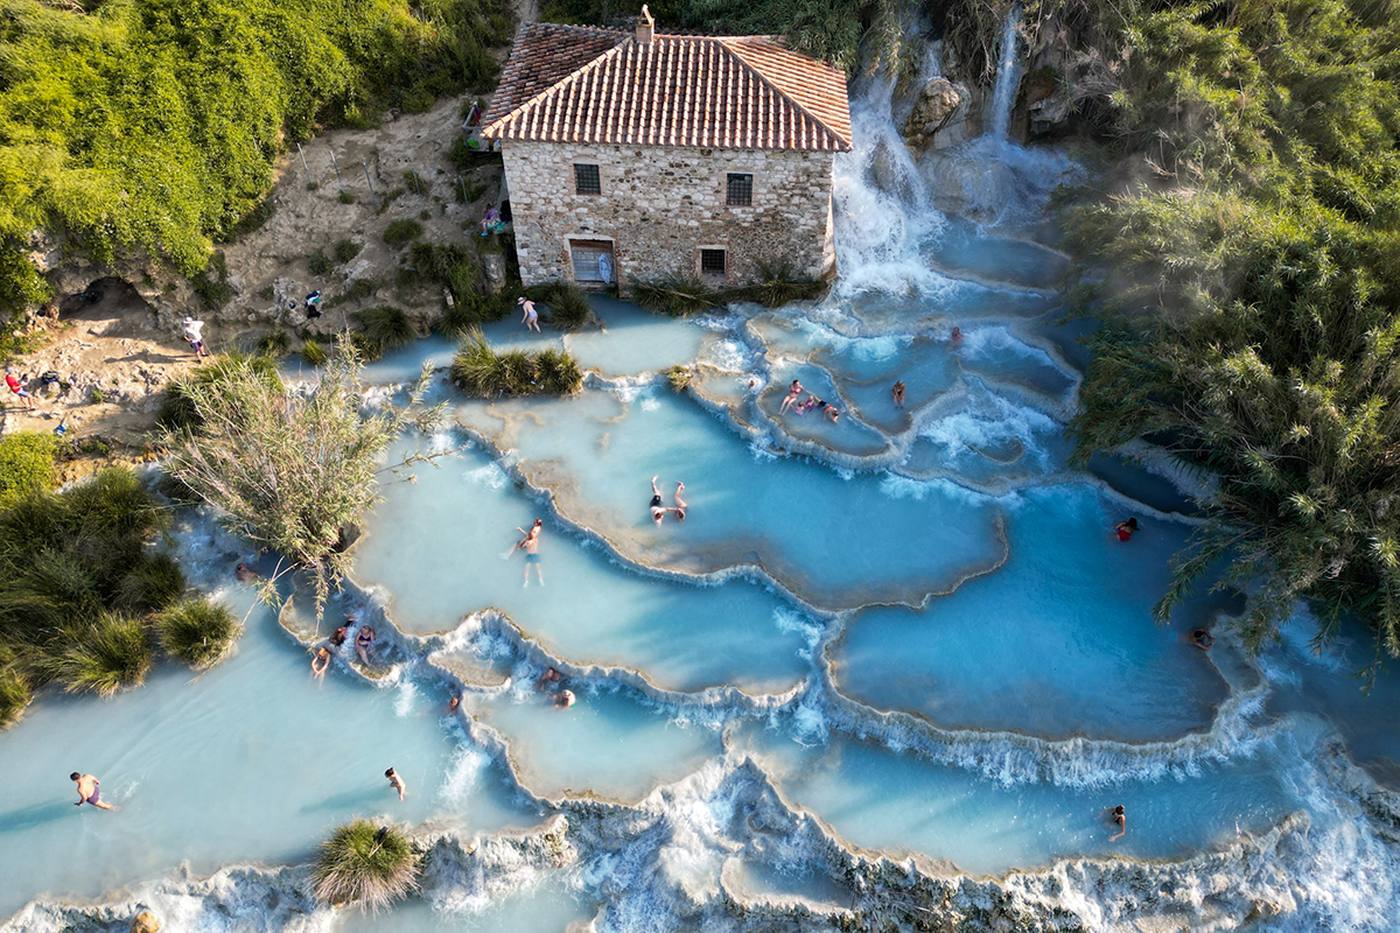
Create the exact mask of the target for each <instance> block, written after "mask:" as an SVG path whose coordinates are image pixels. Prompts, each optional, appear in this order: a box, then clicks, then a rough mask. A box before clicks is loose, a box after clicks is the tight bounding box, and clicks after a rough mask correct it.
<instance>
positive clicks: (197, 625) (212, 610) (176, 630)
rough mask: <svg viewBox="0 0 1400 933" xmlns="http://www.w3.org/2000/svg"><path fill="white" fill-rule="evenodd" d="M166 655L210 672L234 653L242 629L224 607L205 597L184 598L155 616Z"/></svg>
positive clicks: (196, 668) (198, 669)
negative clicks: (230, 653)
mask: <svg viewBox="0 0 1400 933" xmlns="http://www.w3.org/2000/svg"><path fill="white" fill-rule="evenodd" d="M155 622H156V630H157V631H158V632H159V633H160V645H161V647H162V648H164V649H165V653H166V654H168V655H170V656H171V657H175V658H179V659H180V660H181V661H184V662H185V663H186V664H188V665H189V666H190V667H192V668H194V669H195V670H197V671H204V670H208V669H209V668H211V667H213V666H214V665H215V664H218V663H219V662H220V661H222V660H223V659H224V658H225V657H227V656H228V654H229V652H230V651H231V650H233V645H234V643H235V642H236V641H237V640H238V637H239V636H240V635H241V634H243V626H242V625H241V624H240V623H239V622H238V620H237V619H235V618H234V617H233V613H232V612H230V611H229V610H228V608H227V607H225V606H220V605H218V604H217V603H211V602H210V601H209V600H207V599H204V598H194V599H184V600H181V601H180V602H178V603H176V604H175V605H173V606H170V607H168V608H166V609H165V610H163V611H161V612H160V613H158V614H157V615H156V618H155Z"/></svg>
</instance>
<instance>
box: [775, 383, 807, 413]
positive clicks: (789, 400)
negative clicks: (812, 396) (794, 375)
mask: <svg viewBox="0 0 1400 933" xmlns="http://www.w3.org/2000/svg"><path fill="white" fill-rule="evenodd" d="M801 395H802V382H801V380H798V379H794V380H792V385H790V386H788V391H787V395H785V396H783V403H782V404H781V405H779V406H778V414H780V415H781V414H783V413H784V412H786V411H787V410H788V409H789V408H791V407H792V406H793V405H795V404H797V399H798V397H799V396H801Z"/></svg>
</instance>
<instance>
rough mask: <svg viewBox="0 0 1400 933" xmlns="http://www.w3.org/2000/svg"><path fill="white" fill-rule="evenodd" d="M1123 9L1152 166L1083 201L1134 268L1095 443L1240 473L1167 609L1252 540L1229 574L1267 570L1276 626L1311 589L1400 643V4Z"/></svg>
mask: <svg viewBox="0 0 1400 933" xmlns="http://www.w3.org/2000/svg"><path fill="white" fill-rule="evenodd" d="M1104 15H1105V16H1106V17H1121V19H1120V20H1119V21H1118V25H1119V27H1120V29H1119V34H1118V41H1119V42H1120V43H1121V45H1122V46H1123V48H1124V49H1125V50H1127V54H1126V56H1125V57H1124V58H1123V62H1124V66H1123V69H1122V72H1121V86H1120V88H1119V89H1118V91H1117V92H1116V93H1115V94H1114V95H1113V96H1112V99H1111V101H1110V103H1111V105H1112V112H1113V116H1114V120H1115V121H1116V122H1115V124H1114V125H1113V127H1112V132H1113V134H1114V137H1115V140H1116V142H1115V145H1116V147H1117V148H1118V149H1119V151H1120V152H1128V153H1132V154H1133V157H1132V158H1131V159H1130V160H1129V161H1128V162H1127V165H1128V167H1129V169H1130V171H1131V172H1132V175H1131V176H1130V177H1131V178H1132V179H1133V180H1131V181H1127V182H1126V183H1121V184H1120V185H1119V186H1118V187H1117V188H1116V190H1113V191H1111V192H1108V193H1107V196H1106V197H1104V198H1103V199H1102V200H1100V201H1098V202H1097V203H1095V204H1092V205H1090V206H1088V207H1083V208H1079V209H1078V210H1076V211H1075V213H1074V215H1073V218H1072V221H1073V224H1072V225H1073V230H1072V235H1073V240H1074V244H1075V246H1076V247H1077V249H1078V251H1079V252H1080V254H1081V255H1082V256H1083V257H1084V258H1085V259H1087V260H1089V261H1090V263H1091V264H1092V265H1091V266H1090V267H1089V268H1090V269H1091V270H1094V274H1095V275H1097V274H1099V273H1100V271H1101V270H1111V272H1109V273H1108V275H1109V277H1108V278H1107V279H1106V280H1103V281H1099V282H1096V283H1093V284H1095V285H1096V288H1095V293H1096V294H1097V296H1098V298H1099V299H1101V301H1102V302H1104V303H1106V304H1107V312H1108V317H1109V321H1110V326H1108V327H1107V328H1106V329H1105V330H1104V331H1103V332H1102V333H1101V334H1100V335H1099V336H1098V338H1097V339H1096V341H1095V344H1096V345H1095V350H1096V355H1095V359H1094V361H1093V363H1092V365H1091V367H1090V369H1089V372H1088V377H1087V379H1086V382H1085V384H1084V386H1083V391H1082V402H1083V410H1082V412H1081V414H1080V415H1079V417H1078V419H1077V421H1076V425H1075V426H1076V428H1077V429H1078V431H1079V433H1080V439H1081V443H1082V452H1084V453H1087V452H1089V451H1091V450H1093V449H1098V448H1104V447H1111V446H1113V445H1115V444H1118V443H1120V442H1122V441H1125V440H1127V439H1129V438H1132V437H1137V436H1140V435H1147V436H1149V437H1150V438H1152V439H1153V440H1156V441H1159V442H1162V443H1165V444H1166V445H1167V446H1168V447H1170V448H1172V449H1173V450H1175V451H1176V452H1178V453H1179V454H1180V455H1182V456H1183V457H1185V458H1187V459H1188V460H1189V461H1191V462H1194V463H1198V464H1201V465H1203V466H1205V467H1208V468H1210V469H1211V470H1213V471H1214V472H1215V473H1217V474H1218V475H1219V476H1220V479H1221V490H1220V496H1219V499H1218V501H1217V502H1216V503H1215V504H1214V505H1212V506H1211V515H1212V518H1213V519H1214V522H1213V523H1212V524H1211V525H1210V526H1209V527H1208V528H1206V529H1205V530H1203V531H1202V532H1201V533H1200V534H1198V535H1197V536H1196V538H1195V540H1194V544H1193V547H1192V548H1191V549H1190V550H1189V551H1188V552H1187V553H1186V554H1183V555H1181V556H1180V564H1179V571H1180V572H1179V575H1178V586H1176V587H1174V588H1173V590H1172V591H1171V592H1169V593H1168V594H1167V597H1166V598H1165V599H1164V600H1163V602H1162V604H1161V605H1160V606H1159V612H1160V613H1161V614H1162V615H1163V616H1164V617H1165V616H1166V615H1167V614H1168V613H1169V612H1170V608H1171V605H1172V603H1173V601H1174V600H1175V598H1176V596H1177V595H1179V594H1180V593H1181V592H1182V589H1183V586H1184V584H1185V583H1186V582H1187V581H1188V580H1189V579H1190V578H1192V577H1193V576H1195V575H1197V574H1199V573H1201V572H1202V571H1203V570H1204V569H1205V568H1206V567H1207V566H1209V565H1210V563H1211V561H1212V560H1213V559H1214V558H1216V557H1218V556H1220V555H1225V554H1229V555H1230V556H1231V558H1232V570H1231V573H1230V575H1229V581H1233V582H1240V583H1243V582H1246V581H1251V582H1256V583H1258V582H1259V581H1262V584H1261V585H1260V586H1259V587H1258V588H1257V589H1255V591H1254V592H1253V594H1252V599H1251V604H1252V609H1251V612H1250V614H1249V616H1248V618H1247V622H1246V633H1247V635H1248V636H1249V638H1250V640H1251V641H1253V642H1254V643H1256V644H1257V643H1259V642H1262V641H1263V640H1264V639H1266V638H1267V637H1269V636H1270V635H1271V634H1272V633H1273V631H1274V630H1275V627H1276V625H1277V623H1278V621H1279V620H1280V619H1282V618H1283V617H1284V616H1285V615H1286V614H1287V613H1288V612H1289V611H1291V608H1292V606H1293V605H1294V603H1295V601H1296V600H1297V599H1298V598H1300V597H1303V598H1307V599H1310V600H1311V601H1312V602H1313V604H1314V605H1315V606H1316V607H1317V608H1318V609H1319V610H1320V615H1321V617H1322V620H1323V627H1322V630H1321V632H1320V633H1319V634H1320V637H1323V638H1325V637H1326V636H1327V635H1329V634H1330V633H1331V632H1333V631H1334V630H1335V628H1336V626H1337V624H1338V623H1339V621H1340V619H1341V618H1343V617H1344V616H1345V615H1347V614H1354V615H1357V616H1360V617H1362V618H1364V619H1366V620H1368V621H1369V622H1370V623H1372V625H1373V626H1374V627H1375V628H1376V631H1377V637H1378V651H1380V650H1383V651H1384V652H1386V653H1389V654H1390V655H1392V656H1400V146H1397V141H1400V4H1397V3H1395V2H1393V0H1272V2H1261V0H1234V2H1196V3H1175V4H1157V3H1146V2H1138V3H1133V4H1128V5H1125V6H1123V7H1113V8H1105V10H1104ZM1120 182H1121V179H1120ZM1090 308H1091V310H1092V311H1093V312H1094V313H1096V314H1104V313H1105V307H1104V304H1098V303H1096V304H1091V305H1090Z"/></svg>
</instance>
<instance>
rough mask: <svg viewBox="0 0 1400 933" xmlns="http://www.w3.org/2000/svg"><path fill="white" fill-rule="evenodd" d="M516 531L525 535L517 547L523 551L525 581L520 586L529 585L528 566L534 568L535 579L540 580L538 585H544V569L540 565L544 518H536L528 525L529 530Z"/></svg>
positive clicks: (519, 529) (520, 529)
mask: <svg viewBox="0 0 1400 933" xmlns="http://www.w3.org/2000/svg"><path fill="white" fill-rule="evenodd" d="M515 530H516V531H518V532H520V533H521V534H523V535H524V536H525V537H523V538H521V539H520V543H519V544H517V545H516V547H517V548H519V549H520V550H522V551H524V552H525V582H524V583H523V584H521V585H522V587H525V586H529V585H530V568H531V567H534V568H535V579H537V580H539V581H540V586H544V569H543V568H542V567H540V532H541V531H542V530H544V519H542V518H537V519H535V523H534V524H533V525H531V526H530V530H529V531H526V530H525V529H524V528H517V529H515Z"/></svg>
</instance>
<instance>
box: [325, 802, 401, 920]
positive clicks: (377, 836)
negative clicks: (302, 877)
mask: <svg viewBox="0 0 1400 933" xmlns="http://www.w3.org/2000/svg"><path fill="white" fill-rule="evenodd" d="M419 867H420V866H419V856H418V853H417V852H415V851H414V849H413V843H412V841H411V840H410V839H409V838H408V836H407V835H405V834H404V833H403V832H402V831H401V830H398V829H395V828H393V827H390V826H376V825H375V824H374V823H372V822H370V821H369V820H355V821H354V822H351V823H347V824H345V825H344V826H341V827H340V828H338V829H337V830H336V831H335V832H333V833H331V836H330V838H329V839H327V840H326V841H325V842H323V843H321V851H320V852H319V853H318V854H317V856H316V864H315V866H313V868H312V870H311V878H312V885H313V889H314V891H315V893H316V898H317V899H318V900H320V901H321V902H322V903H325V904H331V905H336V906H341V905H350V906H358V907H359V908H360V909H361V910H370V911H373V912H375V913H378V912H379V911H380V910H382V909H384V908H387V907H388V906H389V905H390V904H392V903H393V902H394V901H398V900H402V899H403V898H405V897H407V896H408V894H409V893H410V892H412V891H413V890H414V889H415V888H417V887H418V872H419Z"/></svg>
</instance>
